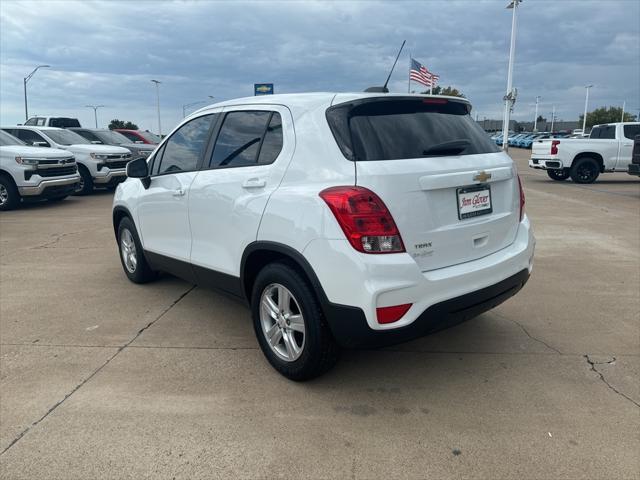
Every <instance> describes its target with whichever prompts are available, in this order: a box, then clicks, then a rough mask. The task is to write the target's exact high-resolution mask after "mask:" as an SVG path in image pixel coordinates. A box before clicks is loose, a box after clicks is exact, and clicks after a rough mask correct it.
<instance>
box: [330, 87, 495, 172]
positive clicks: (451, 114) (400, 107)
mask: <svg viewBox="0 0 640 480" xmlns="http://www.w3.org/2000/svg"><path fill="white" fill-rule="evenodd" d="M469 110H470V106H469V104H467V103H465V102H459V101H455V100H447V99H444V98H400V99H398V98H389V99H380V98H376V99H364V100H359V101H355V102H350V103H346V104H341V105H336V106H335V107H331V108H329V109H328V110H327V121H328V122H329V126H330V128H331V131H332V132H333V135H334V137H335V139H336V141H337V143H338V145H339V146H340V149H341V150H342V153H343V154H344V156H345V157H347V158H348V159H349V160H353V161H371V160H400V159H406V158H419V157H443V156H456V155H473V154H478V153H494V152H499V151H500V150H499V149H498V147H497V146H496V144H495V143H494V142H492V141H491V139H490V138H489V137H488V136H487V135H486V134H485V132H484V130H482V128H481V127H480V126H479V125H478V124H477V123H476V122H475V121H474V120H473V119H472V118H471V116H470V115H469Z"/></svg>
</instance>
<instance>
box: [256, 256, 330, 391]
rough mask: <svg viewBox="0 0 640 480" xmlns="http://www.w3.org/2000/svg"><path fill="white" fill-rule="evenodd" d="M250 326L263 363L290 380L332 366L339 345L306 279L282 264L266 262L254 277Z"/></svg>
mask: <svg viewBox="0 0 640 480" xmlns="http://www.w3.org/2000/svg"><path fill="white" fill-rule="evenodd" d="M251 313H252V317H253V327H254V330H255V332H256V336H257V337H258V343H259V344H260V348H261V349H262V352H263V353H264V355H265V357H267V360H268V361H269V363H270V364H271V365H272V366H273V367H274V368H275V369H276V370H277V371H278V372H279V373H281V374H282V375H284V376H285V377H287V378H289V379H290V380H295V381H303V380H309V379H311V378H314V377H317V376H319V375H322V374H323V373H325V372H326V371H328V370H329V369H331V367H333V366H334V365H335V363H336V362H337V360H338V356H339V352H340V350H339V347H338V345H337V343H336V342H335V340H334V338H333V336H332V335H331V332H330V330H329V327H328V325H327V323H326V321H325V319H324V315H323V313H322V309H321V308H320V305H319V303H318V301H317V299H316V296H315V294H314V292H313V290H312V288H311V286H310V285H309V283H308V282H307V280H306V279H305V278H304V277H303V276H302V275H301V274H300V273H299V272H298V271H297V270H296V269H295V268H293V267H292V266H291V265H289V264H287V263H280V262H277V263H272V264H269V265H267V266H266V267H264V268H263V269H262V271H261V272H260V273H259V274H258V277H257V278H256V281H255V284H254V286H253V294H252V296H251Z"/></svg>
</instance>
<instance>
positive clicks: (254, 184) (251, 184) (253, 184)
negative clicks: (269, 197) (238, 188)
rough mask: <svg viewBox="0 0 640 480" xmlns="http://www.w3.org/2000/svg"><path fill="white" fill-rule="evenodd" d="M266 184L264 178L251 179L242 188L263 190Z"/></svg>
mask: <svg viewBox="0 0 640 480" xmlns="http://www.w3.org/2000/svg"><path fill="white" fill-rule="evenodd" d="M266 184H267V182H266V181H265V180H264V179H263V178H249V179H248V180H245V181H244V182H243V183H242V188H262V187H264V186H265V185H266Z"/></svg>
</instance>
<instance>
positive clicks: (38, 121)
mask: <svg viewBox="0 0 640 480" xmlns="http://www.w3.org/2000/svg"><path fill="white" fill-rule="evenodd" d="M46 120H47V119H46V118H37V119H36V125H37V126H38V127H44V126H45V123H46Z"/></svg>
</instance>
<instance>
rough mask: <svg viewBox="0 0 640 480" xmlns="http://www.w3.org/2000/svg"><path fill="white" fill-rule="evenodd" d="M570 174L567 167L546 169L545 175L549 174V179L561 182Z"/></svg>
mask: <svg viewBox="0 0 640 480" xmlns="http://www.w3.org/2000/svg"><path fill="white" fill-rule="evenodd" d="M570 174H571V171H570V169H568V168H562V169H556V170H547V175H549V178H550V179H551V180H557V181H558V182H562V181H564V180H566V179H567V178H569V175H570Z"/></svg>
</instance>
